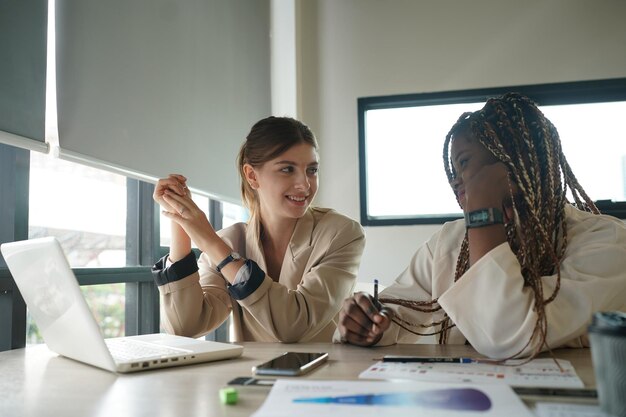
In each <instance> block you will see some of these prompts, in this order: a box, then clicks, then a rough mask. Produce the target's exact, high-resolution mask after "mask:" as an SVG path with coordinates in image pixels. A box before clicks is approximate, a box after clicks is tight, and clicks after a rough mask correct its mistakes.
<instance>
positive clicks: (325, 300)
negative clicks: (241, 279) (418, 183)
mask: <svg viewBox="0 0 626 417" xmlns="http://www.w3.org/2000/svg"><path fill="white" fill-rule="evenodd" d="M258 230H259V225H258V222H255V223H253V224H250V225H248V224H245V223H237V224H235V225H233V226H231V227H228V228H226V229H224V230H221V231H220V232H218V234H219V235H220V237H221V238H222V239H224V241H225V242H226V243H227V244H228V245H230V246H231V248H232V249H233V250H234V251H236V252H238V253H239V254H240V255H242V256H243V257H244V258H247V259H251V260H253V261H255V262H256V263H257V264H258V266H259V267H260V268H261V269H262V270H263V271H266V264H265V257H264V255H263V249H262V246H261V244H260V239H259V232H258ZM364 247H365V235H364V232H363V228H362V227H361V226H360V224H359V223H357V222H356V221H354V220H352V219H350V218H348V217H346V216H343V215H341V214H339V213H337V212H336V211H334V210H331V209H325V208H311V209H309V210H308V211H307V213H306V214H305V215H304V216H303V217H302V218H300V219H299V220H298V222H297V224H296V227H295V230H294V232H293V235H292V237H291V241H290V243H289V247H288V248H287V251H286V253H285V258H284V260H283V265H282V268H281V272H280V276H279V277H270V276H268V275H267V274H266V275H265V277H264V278H263V281H262V282H261V284H260V286H258V288H256V289H255V290H254V291H253V292H252V293H251V294H250V295H248V296H247V297H245V298H244V299H241V300H235V299H234V298H232V297H231V295H230V293H229V292H228V289H227V285H228V283H227V281H226V280H225V279H224V278H223V276H222V275H221V274H220V273H218V272H217V271H216V270H215V265H214V264H213V263H212V262H211V260H210V259H209V257H208V256H206V255H205V254H204V253H203V254H201V255H200V258H199V260H198V267H199V271H197V272H195V273H192V274H191V275H189V276H187V277H183V278H182V279H179V280H177V281H174V282H169V283H165V284H163V285H160V286H159V287H158V288H159V292H160V294H161V317H162V319H163V323H164V326H165V328H166V330H167V331H168V332H170V333H175V334H180V335H185V336H190V337H198V336H201V335H203V334H206V333H208V332H210V331H211V330H213V329H215V328H216V327H218V326H219V325H220V324H221V323H222V322H224V321H225V320H226V319H227V318H228V316H229V315H230V313H231V312H232V313H233V315H232V318H233V321H234V329H235V335H234V341H262V342H329V341H331V339H332V335H333V332H334V330H335V328H336V325H337V320H336V319H337V315H338V312H339V310H340V308H341V305H342V302H343V300H344V299H345V298H347V297H348V296H350V295H351V293H352V290H353V288H354V284H355V281H356V276H357V272H358V268H359V263H360V260H361V254H362V252H363V249H364Z"/></svg>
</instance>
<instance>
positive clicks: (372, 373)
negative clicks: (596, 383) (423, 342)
mask: <svg viewBox="0 0 626 417" xmlns="http://www.w3.org/2000/svg"><path fill="white" fill-rule="evenodd" d="M516 362H519V361H512V362H506V363H510V364H515V363H516ZM559 364H560V365H561V368H563V371H561V370H560V369H559V367H558V366H557V365H556V363H554V360H553V359H534V360H532V361H530V362H529V363H527V364H524V365H520V366H505V365H493V364H488V363H467V364H465V363H420V362H377V363H375V364H374V365H372V366H370V367H369V368H368V369H366V370H365V371H363V372H362V373H361V374H360V375H359V378H363V379H410V380H418V381H431V382H457V383H458V382H472V383H492V384H506V385H511V386H517V387H548V388H584V384H583V382H582V381H581V380H580V378H579V377H578V375H577V374H576V371H575V370H574V367H573V366H572V364H571V363H570V362H569V361H566V360H561V359H559Z"/></svg>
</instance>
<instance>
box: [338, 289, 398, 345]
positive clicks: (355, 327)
mask: <svg viewBox="0 0 626 417" xmlns="http://www.w3.org/2000/svg"><path fill="white" fill-rule="evenodd" d="M381 307H382V306H381V304H380V303H378V302H377V301H376V300H375V299H374V298H373V297H372V296H371V295H369V294H367V293H364V292H360V293H357V294H355V295H354V296H353V297H350V298H348V299H346V300H345V301H344V303H343V306H342V308H341V311H340V312H339V324H338V326H337V328H338V329H339V333H340V334H341V340H342V341H343V342H348V343H351V344H353V345H359V346H371V345H373V344H375V343H376V342H378V341H379V340H380V339H381V338H382V336H383V333H384V332H385V331H386V330H387V329H388V328H389V326H390V325H391V318H392V317H393V312H392V311H391V310H389V309H387V308H386V307H382V308H381Z"/></svg>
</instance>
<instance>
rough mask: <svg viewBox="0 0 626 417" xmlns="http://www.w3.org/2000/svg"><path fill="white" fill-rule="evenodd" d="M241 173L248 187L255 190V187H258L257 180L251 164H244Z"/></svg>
mask: <svg viewBox="0 0 626 417" xmlns="http://www.w3.org/2000/svg"><path fill="white" fill-rule="evenodd" d="M243 175H244V177H245V179H246V181H247V182H248V185H250V187H251V188H252V189H253V190H256V189H257V188H259V182H258V180H257V175H256V171H255V170H254V167H253V166H252V165H250V164H244V166H243Z"/></svg>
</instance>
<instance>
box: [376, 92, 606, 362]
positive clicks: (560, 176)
mask: <svg viewBox="0 0 626 417" xmlns="http://www.w3.org/2000/svg"><path fill="white" fill-rule="evenodd" d="M465 132H467V133H469V134H470V135H471V136H472V137H474V138H475V139H476V140H478V141H479V142H480V143H481V144H482V145H483V146H484V147H485V148H486V149H487V150H488V151H489V152H490V153H491V154H493V155H494V156H495V157H496V158H497V159H498V160H499V161H500V162H502V163H504V165H506V167H507V168H508V171H509V181H510V183H511V184H513V185H514V186H515V187H511V196H510V197H511V201H512V203H513V204H512V209H513V213H514V215H513V219H517V221H515V220H514V221H510V222H508V223H507V224H506V225H505V228H506V235H507V241H508V243H509V245H510V247H511V249H512V251H513V253H515V255H516V257H517V259H518V261H519V264H520V266H521V273H522V276H523V278H524V286H526V287H530V288H531V290H532V293H533V295H534V299H535V306H534V310H535V312H536V315H537V321H536V324H535V327H534V329H533V332H532V334H531V337H530V338H529V340H528V342H527V343H526V345H525V346H524V347H523V348H522V349H521V350H520V351H519V352H518V353H517V354H514V355H512V356H511V357H515V356H518V355H519V354H520V353H521V352H522V351H523V350H524V349H526V347H528V346H529V345H530V346H532V354H531V358H532V357H535V356H536V355H537V354H538V353H539V352H540V351H541V350H542V348H543V347H544V346H546V347H547V348H548V349H549V348H550V347H549V346H547V343H546V334H547V328H548V325H547V318H546V313H545V308H546V305H547V304H549V303H550V302H552V301H553V300H554V299H555V297H556V296H557V294H558V292H559V288H560V283H561V271H560V265H561V261H562V259H563V256H564V253H565V249H566V247H567V228H566V219H565V206H566V204H568V203H569V201H568V199H567V196H566V194H567V191H568V189H569V190H570V193H571V194H572V196H573V199H574V203H575V205H576V206H578V208H580V209H583V210H586V211H590V212H592V213H595V214H598V213H599V211H598V209H597V207H596V206H595V204H594V203H593V201H592V200H591V199H590V198H589V196H588V195H587V193H586V192H585V190H584V189H583V188H582V187H581V185H580V184H579V182H578V180H577V179H576V177H575V176H574V173H573V172H572V169H571V167H570V165H569V163H568V162H567V159H566V158H565V155H564V154H563V151H562V149H561V140H560V138H559V134H558V132H557V129H556V128H555V127H554V125H553V124H552V123H551V122H550V120H548V119H547V118H546V117H545V116H544V115H543V113H542V112H541V111H540V110H539V109H538V108H537V105H536V104H535V103H534V102H532V101H531V100H530V99H529V98H527V97H524V96H522V95H520V94H517V93H508V94H505V95H503V96H501V97H497V98H491V99H489V100H488V101H487V103H486V104H485V106H484V107H483V108H482V109H481V110H478V111H475V112H473V113H464V114H462V115H461V117H459V119H458V120H457V122H456V123H455V124H454V126H452V129H450V132H449V133H448V134H447V135H446V139H445V142H444V147H443V162H444V167H445V171H446V175H447V177H448V181H449V182H450V183H452V181H453V180H454V179H455V178H456V172H455V170H454V167H453V166H452V164H451V163H450V161H451V158H450V145H451V141H452V140H453V139H454V137H455V135H457V134H460V133H465ZM513 188H516V189H517V190H519V191H518V192H517V193H515V195H513V191H512V189H513ZM453 191H454V190H453ZM468 268H469V242H468V237H467V233H466V234H465V237H464V239H463V242H462V243H461V249H460V253H459V257H458V259H457V264H456V270H455V277H454V281H455V282H456V281H457V280H458V279H459V278H461V276H462V275H463V274H464V273H465V272H466V271H467V270H468ZM547 275H556V277H557V279H556V286H555V288H554V291H552V293H550V294H544V291H543V290H544V287H543V285H542V282H541V277H542V276H547ZM380 301H381V302H386V303H390V304H399V305H402V306H405V307H408V308H410V309H412V310H417V311H421V312H431V313H432V312H435V311H438V310H441V307H440V306H439V304H438V303H437V300H436V299H435V300H432V301H422V302H416V301H410V300H401V299H381V300H380ZM394 322H395V323H396V324H398V325H399V326H400V327H402V328H404V329H406V330H408V331H409V332H411V333H414V334H419V335H427V334H438V335H439V343H446V341H447V337H448V333H449V329H450V328H452V327H454V324H453V323H451V320H450V318H449V317H448V315H447V314H445V312H444V316H443V319H442V320H439V321H437V322H432V323H430V324H427V325H423V324H417V325H416V324H413V323H409V322H407V321H405V320H402V319H400V318H397V317H396V318H394ZM410 326H413V327H421V328H429V327H431V326H432V327H433V328H435V329H438V330H436V331H434V332H432V333H420V332H418V331H414V330H411V329H410V328H409V327H410Z"/></svg>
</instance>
